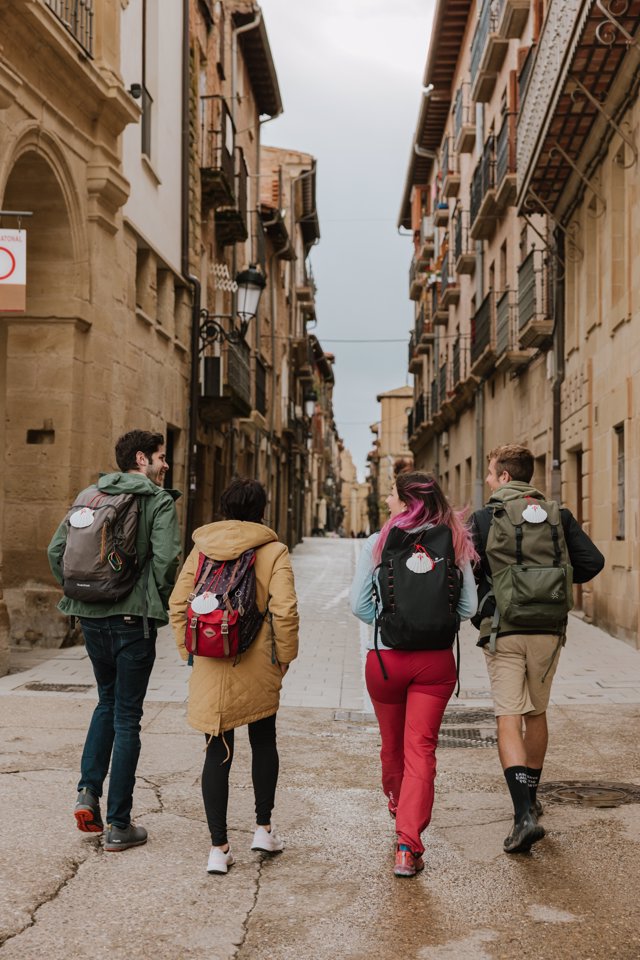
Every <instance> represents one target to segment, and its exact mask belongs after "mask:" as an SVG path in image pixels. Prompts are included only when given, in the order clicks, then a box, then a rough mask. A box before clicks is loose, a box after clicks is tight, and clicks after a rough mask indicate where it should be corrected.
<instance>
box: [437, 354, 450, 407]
mask: <svg viewBox="0 0 640 960" xmlns="http://www.w3.org/2000/svg"><path fill="white" fill-rule="evenodd" d="M447 366H448V364H447V361H446V360H445V361H444V363H442V364H440V369H439V370H438V399H439V401H440V404H439V405H440V407H441V406H442V404H443V403H444V402H445V401H446V399H447Z"/></svg>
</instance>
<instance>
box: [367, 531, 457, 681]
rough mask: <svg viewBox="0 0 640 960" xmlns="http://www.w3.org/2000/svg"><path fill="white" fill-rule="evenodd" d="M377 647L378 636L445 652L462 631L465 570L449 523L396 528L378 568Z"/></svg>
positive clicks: (398, 645) (396, 645) (405, 646)
mask: <svg viewBox="0 0 640 960" xmlns="http://www.w3.org/2000/svg"><path fill="white" fill-rule="evenodd" d="M376 572H377V575H378V585H377V586H376V579H375V575H374V579H373V589H374V594H375V596H376V606H377V614H376V622H375V641H374V645H375V649H376V652H377V654H378V659H379V661H380V666H381V667H382V673H383V675H384V677H385V679H387V674H386V671H385V669H384V664H383V663H382V658H381V657H380V652H379V650H378V634H380V637H381V638H382V643H383V644H384V646H385V647H389V648H390V649H392V650H446V649H447V647H451V646H453V641H454V640H455V639H456V636H457V635H458V630H459V627H460V618H459V616H458V612H457V607H458V601H459V599H460V590H461V574H460V570H459V569H458V567H457V566H456V556H455V551H454V549H453V537H452V535H451V529H450V528H449V527H448V526H446V525H445V524H440V525H438V526H435V527H429V528H428V529H426V530H421V531H420V532H419V533H408V532H407V531H405V530H401V529H399V528H398V527H394V528H392V530H391V531H390V533H389V536H388V537H387V541H386V543H385V545H384V547H383V550H382V560H381V562H380V564H379V566H378V567H377V568H376Z"/></svg>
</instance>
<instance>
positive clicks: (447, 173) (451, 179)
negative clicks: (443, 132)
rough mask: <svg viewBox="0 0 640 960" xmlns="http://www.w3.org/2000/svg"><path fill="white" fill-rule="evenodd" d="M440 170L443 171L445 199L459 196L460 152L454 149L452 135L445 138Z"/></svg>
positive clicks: (443, 193)
mask: <svg viewBox="0 0 640 960" xmlns="http://www.w3.org/2000/svg"><path fill="white" fill-rule="evenodd" d="M440 170H441V173H442V196H443V197H444V198H445V200H449V199H450V198H451V197H457V196H458V192H459V190H460V165H459V163H458V154H457V153H456V151H455V150H454V149H453V140H452V138H451V137H445V138H444V144H443V147H442V153H441V155H440Z"/></svg>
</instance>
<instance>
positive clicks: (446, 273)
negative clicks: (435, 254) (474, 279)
mask: <svg viewBox="0 0 640 960" xmlns="http://www.w3.org/2000/svg"><path fill="white" fill-rule="evenodd" d="M459 299H460V287H459V286H458V278H457V277H456V275H455V272H454V269H453V263H452V251H451V250H447V252H446V253H445V255H444V257H443V258H442V280H441V282H440V303H441V305H442V307H443V308H448V307H450V306H451V305H455V304H456V303H458V301H459Z"/></svg>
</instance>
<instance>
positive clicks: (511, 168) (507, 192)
mask: <svg viewBox="0 0 640 960" xmlns="http://www.w3.org/2000/svg"><path fill="white" fill-rule="evenodd" d="M516 187H517V185H516V116H515V114H514V113H507V114H505V117H504V120H503V121H502V126H501V127H500V132H499V134H498V138H497V140H496V204H497V205H498V207H500V208H504V207H508V206H510V205H511V204H513V203H514V202H515V199H516Z"/></svg>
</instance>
